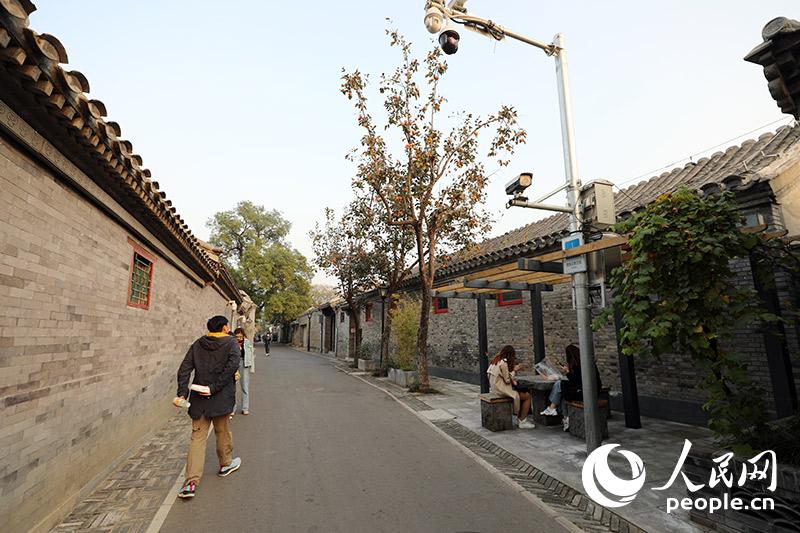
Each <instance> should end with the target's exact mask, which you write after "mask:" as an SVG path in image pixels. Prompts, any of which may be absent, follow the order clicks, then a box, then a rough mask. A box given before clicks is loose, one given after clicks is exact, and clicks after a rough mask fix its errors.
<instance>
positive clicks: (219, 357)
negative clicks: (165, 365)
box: [175, 316, 242, 498]
mask: <svg viewBox="0 0 800 533" xmlns="http://www.w3.org/2000/svg"><path fill="white" fill-rule="evenodd" d="M206 326H207V327H208V333H207V334H206V335H204V336H202V337H200V338H199V339H197V340H196V341H195V342H194V343H193V344H192V346H191V347H190V348H189V351H188V352H186V356H185V357H184V358H183V362H182V363H181V366H180V368H179V369H178V396H177V398H175V403H176V405H178V404H179V403H180V402H181V401H182V400H184V399H186V398H189V377H190V375H191V373H192V371H194V382H193V384H192V387H195V386H199V387H198V388H200V389H201V390H197V391H196V393H195V394H193V395H192V396H191V404H190V406H189V416H190V417H191V419H192V436H191V440H190V441H189V452H188V454H187V458H186V478H185V481H184V483H183V487H182V488H181V490H180V492H178V497H180V498H192V497H194V493H195V489H196V486H197V483H198V482H199V481H200V478H201V477H202V476H203V463H204V462H205V455H206V440H207V439H208V428H209V427H210V426H211V424H213V425H214V436H215V437H216V442H217V458H218V459H219V472H218V473H217V475H219V476H220V477H224V476H227V475H228V474H230V473H231V472H235V471H236V470H238V469H239V467H240V466H241V464H242V460H241V459H240V458H239V457H233V435H232V434H231V431H230V427H229V425H228V415H230V413H231V411H233V408H234V404H235V403H236V383H235V381H234V374H236V370H237V369H238V368H239V354H240V350H239V343H238V342H236V338H234V337H231V336H230V335H228V331H229V327H228V319H227V318H225V317H224V316H215V317H211V318H210V319H209V320H208V323H207V324H206Z"/></svg>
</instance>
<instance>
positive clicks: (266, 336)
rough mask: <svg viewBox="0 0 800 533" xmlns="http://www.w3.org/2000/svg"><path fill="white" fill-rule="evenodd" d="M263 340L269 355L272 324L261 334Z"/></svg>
mask: <svg viewBox="0 0 800 533" xmlns="http://www.w3.org/2000/svg"><path fill="white" fill-rule="evenodd" d="M261 340H262V341H264V351H265V352H266V353H267V357H269V343H270V342H272V326H267V331H265V332H264V334H263V335H262V336H261Z"/></svg>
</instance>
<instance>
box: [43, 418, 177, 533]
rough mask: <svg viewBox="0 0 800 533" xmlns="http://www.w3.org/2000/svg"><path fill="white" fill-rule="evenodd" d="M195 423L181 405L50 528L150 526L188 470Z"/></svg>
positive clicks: (62, 532)
mask: <svg viewBox="0 0 800 533" xmlns="http://www.w3.org/2000/svg"><path fill="white" fill-rule="evenodd" d="M190 427H191V426H190V425H189V421H188V417H187V416H186V412H185V411H183V410H180V411H177V412H176V413H175V414H174V415H173V416H172V417H171V418H170V419H169V421H167V423H166V424H164V426H163V427H161V429H159V430H158V431H157V432H156V434H155V435H154V436H153V438H151V439H150V440H149V441H147V442H146V443H144V444H142V445H141V446H140V447H139V449H138V450H136V451H135V452H134V453H133V455H132V456H131V457H129V458H128V459H127V460H126V461H125V462H124V463H122V464H121V465H119V466H118V467H117V468H116V469H115V470H114V471H113V472H112V473H111V475H109V476H108V477H107V478H106V479H105V480H104V481H103V482H102V483H101V484H100V486H99V487H98V488H97V489H96V490H95V491H94V492H93V493H92V494H91V495H90V496H89V497H87V498H86V499H84V500H83V501H81V502H80V503H79V504H78V505H77V506H76V507H75V509H73V511H72V513H70V515H69V516H68V517H67V518H65V519H64V521H63V522H61V523H60V524H59V525H57V526H56V527H55V528H53V529H52V530H51V531H52V532H55V533H75V532H84V531H85V532H89V531H91V532H107V531H114V532H134V531H136V532H145V531H146V530H147V528H148V526H149V525H150V522H152V520H153V518H154V517H155V515H156V512H157V511H158V509H159V507H160V506H161V504H162V503H163V501H164V498H165V497H166V496H167V495H168V494H169V491H170V490H171V489H172V487H173V485H174V484H175V480H176V479H177V477H178V475H179V474H180V473H181V472H182V471H183V467H184V464H185V463H186V443H187V442H188V438H189V433H190Z"/></svg>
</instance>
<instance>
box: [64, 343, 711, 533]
mask: <svg viewBox="0 0 800 533" xmlns="http://www.w3.org/2000/svg"><path fill="white" fill-rule="evenodd" d="M314 355H315V354H314ZM328 359H330V358H328ZM332 362H334V364H336V366H337V367H338V368H339V369H340V370H341V371H343V372H347V373H350V374H354V375H356V376H357V377H360V378H362V379H364V380H366V381H368V382H371V383H373V384H375V385H377V386H379V387H381V388H383V389H386V390H388V391H389V392H391V393H392V394H393V395H394V396H395V397H397V398H398V400H400V401H401V402H402V403H404V404H405V405H407V406H408V407H409V408H411V409H412V410H414V411H417V412H420V414H422V415H423V416H425V417H426V418H428V419H429V420H431V422H432V423H433V424H434V425H435V426H436V427H438V428H439V429H440V430H442V431H443V432H444V433H446V434H447V435H449V436H450V437H452V438H453V439H455V440H456V441H458V442H459V443H460V444H461V445H462V446H464V447H465V448H467V449H468V450H470V451H472V452H473V453H475V454H476V455H477V456H478V457H480V458H482V459H483V460H484V461H486V462H488V463H489V464H490V465H492V466H493V467H494V468H496V469H497V470H498V471H500V472H502V473H503V474H505V475H506V476H508V477H509V478H511V479H512V480H514V481H515V482H517V483H518V484H519V485H521V486H522V487H524V488H525V489H526V490H527V491H529V492H530V493H531V494H533V495H535V496H537V497H538V498H539V499H540V500H542V501H544V502H545V503H547V504H548V505H549V506H551V507H552V508H553V509H554V510H556V511H557V512H559V513H560V514H562V515H563V516H564V517H565V518H567V519H568V520H569V521H571V522H572V523H574V524H575V525H577V526H578V527H580V528H581V529H584V530H585V531H592V532H595V531H621V532H626V533H627V532H630V533H638V532H641V531H645V530H648V531H665V530H669V531H703V530H704V528H700V527H699V526H695V525H694V524H690V523H688V522H687V521H685V519H683V520H682V519H681V518H682V517H670V519H669V520H670V521H669V522H663V521H664V520H666V519H665V518H664V516H661V515H664V514H665V513H664V512H663V509H659V508H657V507H656V506H655V504H654V503H653V502H639V503H640V506H639V510H637V512H636V513H635V514H633V515H631V514H630V512H629V513H628V516H623V515H622V513H616V512H612V511H610V510H608V509H605V508H603V507H600V506H598V505H595V504H594V503H593V502H592V501H591V500H589V499H588V498H587V497H586V496H585V495H584V494H583V493H582V492H581V491H580V490H578V489H577V487H580V486H581V484H580V478H579V474H577V476H578V477H577V480H576V477H575V474H574V473H573V475H570V474H568V473H567V472H568V470H565V468H569V469H571V470H576V471H578V472H579V470H580V468H579V467H577V466H576V465H579V464H580V463H582V458H585V451H583V452H581V448H582V443H580V442H578V441H577V439H574V438H573V439H571V440H570V437H569V436H568V435H564V434H561V433H560V432H558V431H555V430H553V428H537V430H533V431H535V432H536V439H529V438H528V435H527V433H526V432H524V431H506V432H501V433H497V434H493V433H491V432H489V431H487V430H484V429H483V428H481V427H480V408H479V405H478V403H477V395H478V389H477V387H476V386H475V385H471V384H467V383H461V382H455V381H450V380H444V379H439V378H432V386H434V387H435V388H437V389H438V390H440V391H442V392H443V393H444V394H438V395H419V394H414V393H410V392H408V391H407V390H406V389H404V388H401V387H398V386H396V385H394V384H393V383H391V382H389V381H388V380H387V379H386V378H375V377H373V376H372V375H371V374H370V373H367V372H359V371H357V370H354V369H352V368H349V367H348V366H347V364H346V363H344V362H341V361H332ZM426 415H430V416H426ZM442 415H444V416H442ZM619 418H620V417H619V416H617V417H616V419H615V421H614V422H613V423H612V428H611V431H612V435H613V434H614V433H615V432H617V433H624V431H622V429H624V428H621V422H620V420H619ZM673 425H674V424H673ZM659 428H660V429H659ZM664 428H667V429H664ZM675 431H676V428H673V427H671V426H670V425H669V424H668V423H664V424H658V425H655V424H654V425H653V427H652V428H650V427H649V428H648V430H647V432H643V431H641V430H639V432H638V433H633V434H634V435H636V438H637V439H640V444H642V445H644V444H646V442H645V440H643V439H644V437H643V436H644V435H650V436H649V437H647V438H649V440H650V441H652V442H651V443H650V445H651V447H652V446H654V444H653V442H655V443H661V448H660V449H661V454H662V455H667V454H664V453H663V442H665V441H666V442H671V441H672V440H676V438H677V437H676V435H672V434H671V433H675ZM677 431H678V433H681V434H684V433H685V434H686V437H687V438H691V439H692V440H693V441H694V440H695V439H697V440H702V439H703V438H704V437H706V436H707V433H704V430H702V429H700V428H691V427H689V426H680V427H679V428H677ZM670 432H671V433H670ZM188 433H189V426H188V424H187V423H186V414H185V412H183V411H177V412H176V413H175V414H174V415H173V416H172V417H171V418H170V420H169V421H168V422H167V423H166V424H165V425H164V426H163V427H162V428H160V429H159V430H158V431H157V432H156V434H155V435H154V436H153V438H152V439H151V440H149V441H148V442H146V443H145V444H143V445H142V446H141V447H140V448H139V449H138V450H136V451H135V452H134V453H133V454H132V455H131V456H130V457H129V458H128V459H127V460H125V461H124V462H123V463H122V464H121V465H119V466H118V467H117V468H116V469H115V470H114V471H113V472H112V474H111V475H110V476H109V477H108V478H107V479H105V480H104V481H103V482H102V483H101V484H100V485H99V486H98V487H97V489H96V490H95V491H94V492H93V493H92V494H91V495H90V496H89V497H87V498H85V499H84V500H83V501H81V502H80V503H79V504H78V505H77V506H76V507H75V509H74V510H73V511H72V513H71V514H70V515H69V516H68V517H67V518H66V519H65V520H64V521H63V522H62V523H61V524H59V525H58V526H56V527H55V528H54V529H53V530H52V532H55V533H75V532H111V531H115V532H117V531H120V532H129V531H130V532H134V531H136V532H143V533H144V532H146V531H147V529H148V527H149V526H150V524H151V522H152V520H153V518H154V517H155V516H156V513H157V512H158V510H159V508H160V507H161V505H162V503H163V502H164V500H165V498H166V497H167V496H168V495H169V494H170V491H171V490H172V489H173V487H174V484H175V480H176V479H177V476H178V475H179V474H180V473H181V471H182V470H183V467H184V463H185V458H186V456H185V453H186V449H185V443H186V441H187V438H188ZM618 437H619V436H618ZM573 441H574V442H573ZM614 441H615V442H618V441H622V442H625V441H626V439H625V438H621V439H615V440H614ZM532 442H538V446H539V447H538V448H537V444H531V443H532ZM626 444H627V443H626ZM656 447H658V446H656ZM548 448H552V449H553V450H554V453H557V454H560V457H561V459H560V460H559V461H553V460H552V458H553V457H556V456H555V455H553V454H552V453H551V454H550V455H549V456H548ZM551 451H552V450H551ZM637 451H639V450H637ZM645 452H647V449H645ZM650 452H651V453H653V451H652V450H650ZM565 454H566V455H567V456H568V458H567V459H564V456H565ZM642 455H643V458H644V459H645V462H646V463H647V465H648V478H650V475H649V474H650V461H649V460H648V457H646V456H645V455H646V453H643V454H642ZM671 459H673V458H671V457H666V459H665V460H664V461H662V462H664V463H665V464H667V463H669V462H670V460H671ZM564 461H568V462H567V463H565V462H564ZM656 466H657V467H658V466H663V465H656ZM660 469H661V470H663V468H660ZM656 470H659V468H656ZM659 473H660V472H659ZM556 475H557V476H558V477H556ZM662 476H663V473H660V475H659V476H658V477H662ZM648 506H651V507H652V508H651V509H650V510H649V511H647V512H649V514H650V515H651V516H649V517H643V515H644V514H646V513H647V512H645V511H642V510H641V509H644V508H647V507H648ZM623 509H629V508H627V507H626V508H623ZM655 515H658V516H655ZM631 518H633V520H632V519H631ZM643 528H644V529H643Z"/></svg>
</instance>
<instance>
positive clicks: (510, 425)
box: [480, 393, 514, 431]
mask: <svg viewBox="0 0 800 533" xmlns="http://www.w3.org/2000/svg"><path fill="white" fill-rule="evenodd" d="M480 398H481V426H483V427H485V428H486V429H488V430H490V431H505V430H507V429H514V421H513V419H512V415H513V411H514V400H512V399H511V398H509V397H508V396H501V395H499V394H494V393H485V394H481V396H480Z"/></svg>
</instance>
